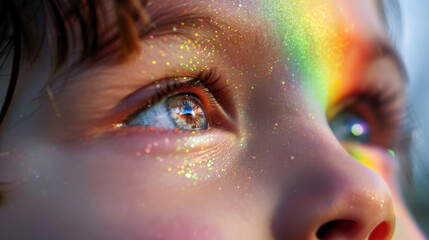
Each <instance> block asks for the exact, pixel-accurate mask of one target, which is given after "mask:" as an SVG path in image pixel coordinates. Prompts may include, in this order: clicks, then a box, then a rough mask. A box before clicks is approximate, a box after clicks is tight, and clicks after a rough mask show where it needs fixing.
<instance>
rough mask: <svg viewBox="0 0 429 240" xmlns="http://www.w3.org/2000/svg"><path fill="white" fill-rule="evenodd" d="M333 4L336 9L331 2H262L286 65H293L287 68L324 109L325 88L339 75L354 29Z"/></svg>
mask: <svg viewBox="0 0 429 240" xmlns="http://www.w3.org/2000/svg"><path fill="white" fill-rule="evenodd" d="M335 4H336V3H335ZM337 5H338V4H337ZM333 6H335V8H336V9H337V8H338V6H336V5H334V2H333V1H312V0H275V1H269V2H266V4H265V7H266V8H267V9H268V10H267V12H268V14H269V16H268V17H269V18H270V19H272V20H273V21H272V22H273V24H274V29H275V31H276V33H277V35H278V37H279V38H281V41H282V44H283V49H284V55H285V56H287V61H288V66H287V68H292V69H286V70H290V71H291V70H292V72H296V73H297V74H298V76H299V77H300V78H301V82H302V85H303V87H304V88H305V91H306V92H309V95H312V96H315V97H316V98H317V100H318V101H319V102H320V103H321V104H322V107H323V108H326V106H327V102H328V96H327V95H328V92H329V91H328V88H330V86H333V85H334V86H335V84H332V83H334V82H337V81H339V80H340V79H341V78H342V74H341V66H342V63H343V59H344V50H345V49H346V48H347V46H348V44H349V32H350V31H351V30H352V28H353V25H352V24H345V23H344V19H345V18H343V17H342V13H341V12H339V11H334V10H333V9H334V8H333Z"/></svg>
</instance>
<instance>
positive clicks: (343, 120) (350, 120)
mask: <svg viewBox="0 0 429 240" xmlns="http://www.w3.org/2000/svg"><path fill="white" fill-rule="evenodd" d="M329 125H330V126H331V129H332V131H333V132H334V134H335V136H336V137H337V138H338V139H339V140H342V141H348V142H359V143H368V142H369V141H370V128H369V124H368V123H367V122H366V121H365V120H364V119H362V118H361V117H359V116H358V115H356V114H354V113H350V112H342V113H340V114H338V115H337V116H336V117H335V118H334V119H333V120H331V122H330V123H329Z"/></svg>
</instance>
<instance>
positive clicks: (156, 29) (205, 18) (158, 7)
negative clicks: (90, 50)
mask: <svg viewBox="0 0 429 240" xmlns="http://www.w3.org/2000/svg"><path fill="white" fill-rule="evenodd" d="M209 7H210V5H208V6H207V7H202V6H201V5H198V4H194V5H192V6H190V5H179V4H177V5H174V4H171V5H168V7H166V6H164V5H162V4H150V5H149V6H145V7H143V9H142V11H143V15H145V16H147V17H144V18H143V21H142V22H135V23H134V24H135V25H134V27H135V29H136V30H137V34H138V39H136V41H137V42H136V44H140V43H141V42H144V41H145V40H148V39H150V38H155V37H162V36H171V35H172V36H175V37H183V38H185V39H190V40H191V41H196V40H197V39H201V40H210V41H214V42H216V41H219V42H222V43H226V42H228V43H227V44H225V45H226V46H230V45H234V41H226V39H227V38H230V39H228V40H231V38H234V36H228V37H226V36H225V38H222V35H225V34H226V33H225V30H226V29H228V30H231V31H233V28H232V27H231V26H232V24H231V23H227V22H226V21H224V19H222V18H221V17H217V16H216V15H215V14H213V10H211V9H209ZM214 10H216V9H214ZM119 31H120V29H119ZM257 31H258V30H256V29H255V28H246V35H249V36H250V35H256V34H258V33H257ZM240 36H241V34H240ZM122 37H123V38H126V37H127V34H126V33H124V32H123V34H122ZM100 38H103V36H101V37H100ZM252 39H253V40H254V41H249V40H248V39H247V41H243V42H242V44H243V45H242V46H243V47H245V48H247V47H250V45H251V44H255V42H256V41H257V39H258V38H256V37H254V38H252ZM124 44H126V42H124V41H123V42H122V43H121V44H114V42H113V41H112V40H110V44H104V45H102V46H101V48H100V49H99V51H98V54H99V56H98V57H95V58H94V62H92V63H91V65H92V64H95V65H97V64H98V63H103V62H105V60H107V59H112V56H113V58H115V55H116V57H118V56H117V55H118V54H117V53H119V52H120V50H121V49H120V48H121V46H123V45H124ZM139 46H140V45H139ZM127 54H130V55H131V54H133V52H130V51H128V52H127ZM126 57H127V56H126Z"/></svg>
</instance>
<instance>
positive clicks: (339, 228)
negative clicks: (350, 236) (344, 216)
mask: <svg viewBox="0 0 429 240" xmlns="http://www.w3.org/2000/svg"><path fill="white" fill-rule="evenodd" d="M355 225H356V223H355V222H354V221H350V220H334V221H330V222H327V223H325V224H323V225H322V226H321V227H320V228H319V230H317V233H316V237H317V238H318V239H324V238H326V237H328V236H332V235H334V236H335V235H346V234H347V233H350V232H352V231H353V229H354V228H355ZM375 239H377V238H375ZM375 239H374V240H375Z"/></svg>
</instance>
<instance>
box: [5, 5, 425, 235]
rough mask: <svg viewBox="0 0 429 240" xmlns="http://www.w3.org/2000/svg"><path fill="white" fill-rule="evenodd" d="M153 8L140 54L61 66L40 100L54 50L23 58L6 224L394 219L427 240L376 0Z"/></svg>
mask: <svg viewBox="0 0 429 240" xmlns="http://www.w3.org/2000/svg"><path fill="white" fill-rule="evenodd" d="M146 11H147V12H148V14H149V15H151V16H154V15H159V16H161V18H160V19H158V20H156V19H155V20H154V21H159V22H157V23H156V28H155V29H154V30H151V31H153V32H150V33H148V34H147V35H146V37H145V38H144V39H142V51H141V53H140V54H139V55H138V56H136V57H135V58H132V59H130V61H128V62H126V63H122V64H116V65H112V64H109V65H108V64H103V63H99V64H97V66H96V67H91V68H85V67H82V68H80V69H78V70H76V72H74V73H73V74H59V75H55V77H54V79H52V80H53V81H54V83H53V84H52V85H51V87H50V88H47V90H46V91H44V92H43V95H42V97H40V98H39V95H40V94H39V93H40V92H39V91H40V89H43V86H44V85H45V84H46V83H47V81H48V78H49V77H50V76H49V74H50V73H51V72H50V70H51V68H50V66H51V65H52V63H51V62H49V61H52V59H51V58H50V57H49V56H50V55H51V53H50V52H49V51H50V50H49V47H45V48H44V49H43V50H42V51H45V52H42V53H41V54H40V55H39V59H38V60H37V61H35V62H34V63H33V64H31V65H30V64H27V65H25V66H23V68H22V70H21V73H20V78H19V84H20V85H19V86H18V91H17V93H16V95H15V102H14V105H13V106H12V110H11V112H10V114H9V117H8V118H7V119H6V122H5V125H4V128H3V129H2V135H1V149H0V151H1V154H2V155H1V158H0V160H1V161H0V164H1V166H0V169H1V173H0V177H1V179H0V181H3V182H5V181H11V182H13V183H12V184H11V188H12V189H13V191H12V192H10V193H9V195H8V196H9V202H8V204H7V206H6V207H5V209H3V210H2V212H1V214H0V221H1V222H2V224H1V231H0V232H4V233H5V236H9V237H19V238H34V237H36V238H39V237H40V238H43V239H48V238H52V239H64V236H68V237H70V239H84V238H91V239H95V238H101V239H271V238H274V239H317V238H321V239H367V238H368V237H369V236H371V237H370V238H369V239H387V238H388V237H390V236H391V235H392V234H393V229H394V226H395V217H394V214H396V222H397V223H399V226H398V227H397V231H396V232H397V233H395V237H396V239H418V236H417V235H416V236H415V237H410V236H412V235H413V234H417V232H416V230H415V227H414V226H413V224H412V223H411V221H410V220H409V218H408V215H407V214H406V212H405V211H403V206H402V204H401V200H400V198H399V195H398V192H397V190H396V186H395V184H394V175H392V174H391V173H392V168H393V165H394V164H396V163H395V162H396V161H397V160H396V159H394V158H392V154H393V151H392V150H390V151H388V150H389V149H390V148H392V147H393V144H394V142H395V138H396V136H397V131H398V125H397V124H398V123H397V121H398V118H399V117H400V115H401V111H402V105H403V92H402V90H403V80H402V73H401V70H400V67H399V64H398V63H397V59H396V58H395V55H394V53H393V52H391V51H389V48H388V47H387V46H388V41H387V38H386V32H385V31H386V30H385V27H384V25H383V22H382V17H381V13H380V11H381V10H380V9H379V8H378V1H375V0H365V1H362V0H361V1H340V0H338V1H329V0H326V1H310V0H308V1H307V0H300V1H294V0H290V1H287V0H274V1H250V0H249V1H245V0H242V1H226V0H225V1H201V0H198V1H193V0H187V1H186V0H181V1H180V2H179V1H176V0H174V1H173V0H162V1H153V2H152V3H149V4H148V6H147V8H146ZM160 13H161V14H160ZM113 16H114V15H113V14H112V17H113ZM51 90H52V91H51ZM330 126H331V127H330ZM333 132H335V134H334V133H333ZM383 179H384V181H383ZM386 182H387V184H386ZM389 187H390V190H389ZM392 196H393V197H392ZM394 209H395V211H394ZM327 223H332V224H327ZM322 226H323V227H322ZM398 229H399V230H398ZM1 234H2V233H0V236H2V235H1ZM401 234H402V235H401Z"/></svg>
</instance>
